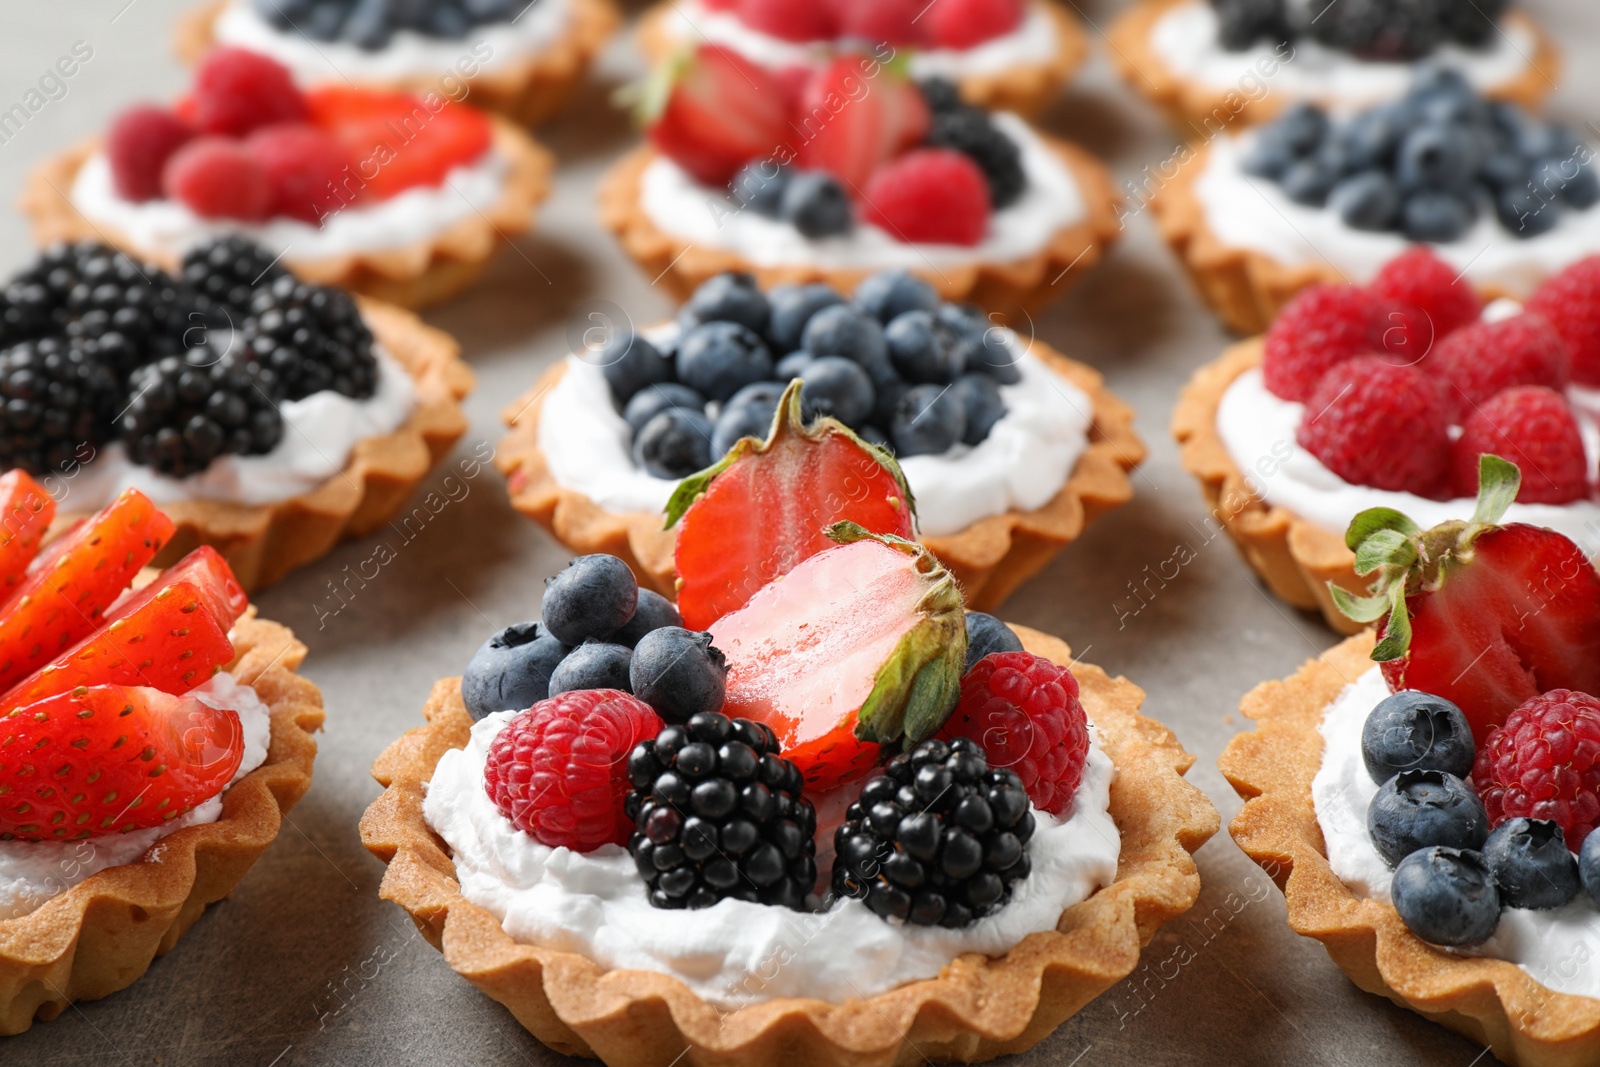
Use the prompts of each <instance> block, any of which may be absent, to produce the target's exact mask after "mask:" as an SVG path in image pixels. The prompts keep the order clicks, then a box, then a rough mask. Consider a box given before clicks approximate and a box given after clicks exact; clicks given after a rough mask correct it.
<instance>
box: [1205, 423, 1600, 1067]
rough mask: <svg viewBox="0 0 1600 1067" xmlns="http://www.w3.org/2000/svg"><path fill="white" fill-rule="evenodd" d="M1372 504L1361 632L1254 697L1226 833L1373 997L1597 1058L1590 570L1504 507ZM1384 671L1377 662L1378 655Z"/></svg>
mask: <svg viewBox="0 0 1600 1067" xmlns="http://www.w3.org/2000/svg"><path fill="white" fill-rule="evenodd" d="M1481 469H1482V482H1483V488H1482V492H1481V495H1480V496H1479V498H1478V502H1477V505H1476V509H1475V510H1474V511H1473V512H1472V514H1471V517H1470V518H1468V519H1465V520H1462V519H1459V518H1455V519H1451V520H1449V521H1447V522H1444V523H1442V524H1440V525H1437V526H1435V527H1433V528H1432V529H1429V530H1423V529H1421V527H1420V526H1419V525H1418V524H1417V523H1415V522H1413V521H1412V520H1410V519H1409V518H1407V517H1406V516H1405V515H1403V514H1401V513H1400V512H1398V511H1394V510H1391V509H1386V508H1379V509H1374V510H1372V511H1367V512H1363V513H1362V514H1361V515H1360V516H1358V517H1357V518H1356V520H1355V521H1354V522H1353V523H1352V524H1351V527H1350V531H1349V536H1350V539H1351V541H1352V542H1353V543H1355V544H1356V545H1357V546H1358V553H1359V555H1360V557H1361V558H1362V559H1363V561H1364V566H1363V570H1364V571H1365V572H1366V573H1368V574H1372V575H1375V576H1376V579H1375V581H1374V583H1373V586H1372V589H1371V595H1364V596H1357V595H1353V594H1352V595H1341V597H1340V599H1341V602H1342V603H1343V604H1344V606H1345V607H1346V608H1347V609H1348V610H1349V611H1350V612H1351V613H1352V615H1354V616H1355V617H1356V618H1357V619H1361V620H1364V621H1376V622H1377V623H1378V625H1377V628H1376V632H1375V633H1364V634H1361V635H1358V636H1355V637H1351V638H1349V639H1347V640H1346V641H1345V642H1344V643H1343V644H1341V645H1339V646H1338V647H1336V648H1334V649H1331V650H1330V651H1328V652H1326V653H1324V654H1323V655H1322V656H1321V657H1320V658H1318V659H1316V660H1313V661H1312V662H1310V663H1308V664H1306V665H1305V666H1304V667H1302V668H1301V669H1300V671H1299V672H1298V673H1296V674H1295V675H1294V676H1293V677H1292V678H1289V679H1286V680H1284V681H1281V682H1269V683H1267V684H1265V685H1262V686H1260V687H1258V688H1257V689H1256V690H1255V691H1254V692H1252V693H1251V694H1250V695H1248V696H1247V697H1245V699H1244V702H1243V705H1242V710H1243V712H1244V713H1245V714H1246V715H1247V716H1249V717H1251V718H1253V719H1255V720H1256V721H1257V728H1256V730H1255V731H1254V732H1252V733H1247V734H1241V735H1240V736H1238V737H1236V738H1234V740H1233V741H1232V742H1231V743H1230V744H1229V746H1228V748H1227V750H1226V751H1225V752H1224V753H1223V755H1222V758H1221V760H1220V761H1219V766H1220V767H1221V769H1222V772H1223V774H1224V775H1225V776H1226V777H1227V778H1228V780H1229V781H1230V782H1231V783H1232V784H1233V786H1234V788H1235V789H1236V790H1237V791H1238V793H1239V795H1240V796H1241V797H1244V798H1245V804H1244V807H1243V809H1242V810H1241V811H1240V812H1239V814H1238V816H1237V817H1235V819H1234V820H1233V823H1232V825H1231V827H1230V829H1231V831H1232V834H1233V837H1234V840H1235V841H1237V842H1238V844H1239V846H1240V847H1241V848H1242V849H1244V851H1245V852H1246V853H1248V854H1249V855H1250V856H1251V857H1252V858H1253V859H1255V860H1256V862H1258V863H1260V864H1261V865H1262V866H1263V867H1264V868H1265V869H1266V870H1267V871H1268V872H1269V873H1270V874H1271V875H1272V877H1273V878H1274V879H1275V880H1276V881H1277V882H1278V884H1279V885H1280V886H1282V887H1283V889H1284V896H1285V898H1286V901H1287V903H1288V911H1289V924H1290V926H1291V927H1293V928H1294V929H1295V930H1296V931H1297V932H1299V933H1302V934H1305V935H1306V936H1309V937H1314V938H1317V939H1318V940H1320V941H1322V942H1323V944H1324V945H1325V946H1326V948H1327V950H1328V954H1329V955H1330V956H1332V957H1333V959H1334V961H1335V962H1336V963H1338V964H1339V965H1340V966H1341V967H1342V968H1344V970H1345V972H1346V973H1347V974H1349V975H1350V977H1351V979H1352V980H1354V981H1355V983H1356V984H1357V985H1359V986H1360V987H1361V988H1362V989H1365V990H1366V991H1368V992H1370V993H1376V994H1379V995H1381V996H1386V997H1388V998H1389V999H1390V1000H1393V1001H1394V1002H1395V1003H1397V1004H1399V1005H1401V1006H1402V1007H1408V1008H1410V1009H1412V1010H1414V1011H1417V1012H1421V1013H1422V1014H1424V1015H1426V1016H1427V1017H1428V1018H1430V1019H1432V1020H1434V1021H1436V1022H1439V1023H1442V1024H1444V1025H1445V1026H1449V1027H1451V1028H1453V1029H1456V1030H1460V1031H1462V1032H1464V1033H1466V1034H1468V1035H1470V1036H1471V1037H1472V1038H1473V1039H1474V1040H1477V1041H1481V1042H1484V1043H1485V1044H1487V1045H1488V1046H1489V1047H1490V1048H1492V1049H1493V1051H1494V1054H1495V1055H1496V1056H1498V1057H1500V1059H1501V1060H1503V1061H1505V1062H1506V1063H1510V1064H1518V1065H1540V1067H1544V1065H1555V1064H1578V1063H1589V1062H1593V1061H1594V1060H1595V1058H1596V1057H1597V1056H1600V960H1597V958H1596V957H1595V955H1594V953H1593V952H1592V951H1589V950H1588V948H1587V946H1588V945H1589V944H1591V943H1592V939H1593V938H1594V937H1595V936H1596V935H1597V934H1600V835H1595V834H1592V833H1591V831H1592V830H1593V828H1594V826H1595V824H1596V822H1597V821H1600V765H1597V763H1596V759H1595V756H1596V753H1597V752H1600V699H1597V698H1596V696H1595V695H1594V694H1595V692H1596V690H1597V689H1600V573H1597V572H1596V570H1595V568H1594V565H1593V564H1592V563H1591V562H1590V560H1589V559H1588V558H1587V557H1586V556H1585V555H1584V552H1583V550H1582V549H1581V548H1580V547H1579V546H1578V545H1577V544H1576V543H1574V542H1573V541H1572V540H1571V539H1570V538H1568V537H1566V536H1564V535H1563V534H1560V533H1558V532H1556V531H1554V530H1550V529H1547V528H1544V527H1540V526H1534V525H1530V524H1526V523H1521V522H1505V521H1503V518H1502V515H1503V513H1504V511H1505V508H1506V505H1507V504H1508V503H1509V502H1510V501H1511V499H1512V498H1513V497H1514V496H1515V494H1516V492H1517V489H1518V484H1517V482H1518V472H1517V468H1516V467H1515V466H1514V465H1512V464H1510V463H1507V462H1505V461H1504V460H1501V459H1498V458H1497V457H1494V456H1487V455H1486V456H1485V457H1484V460H1483V463H1482V465H1481ZM1374 661H1376V662H1374Z"/></svg>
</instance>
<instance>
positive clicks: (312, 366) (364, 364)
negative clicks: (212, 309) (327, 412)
mask: <svg viewBox="0 0 1600 1067" xmlns="http://www.w3.org/2000/svg"><path fill="white" fill-rule="evenodd" d="M243 336H244V341H245V345H246V347H247V348H248V350H249V352H250V355H251V356H252V358H254V359H255V360H256V361H257V362H258V363H260V364H261V366H262V367H264V368H265V369H267V370H269V371H271V372H272V377H273V379H274V381H275V382H276V383H277V393H276V395H275V399H278V400H299V399H301V398H302V397H307V396H310V395H311V394H312V393H320V392H322V391H323V390H325V389H332V390H333V391H334V392H337V393H341V394H343V395H344V396H348V397H354V398H356V399H358V400H359V399H364V398H366V397H369V396H371V395H372V394H373V391H374V390H375V389H377V387H378V361H377V358H376V357H375V356H373V354H372V331H371V330H369V329H367V324H366V323H365V322H363V321H362V320H361V311H360V309H359V308H357V307H356V302H355V300H353V299H352V298H351V296H350V294H349V293H346V292H345V291H344V290H342V289H332V288H329V287H328V286H325V285H312V284H310V283H308V282H302V281H300V280H298V279H296V278H295V277H294V276H293V275H289V274H285V275H284V276H282V277H280V278H278V279H276V280H275V281H274V282H273V283H272V284H271V285H269V286H267V287H265V288H258V289H257V290H256V291H255V295H254V296H253V297H252V298H251V300H250V317H249V318H247V319H246V320H245V322H244V328H243Z"/></svg>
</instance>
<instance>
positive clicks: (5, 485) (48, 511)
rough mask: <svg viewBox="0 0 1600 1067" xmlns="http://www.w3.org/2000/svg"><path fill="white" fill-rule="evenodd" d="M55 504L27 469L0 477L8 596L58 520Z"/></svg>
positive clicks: (1, 557)
mask: <svg viewBox="0 0 1600 1067" xmlns="http://www.w3.org/2000/svg"><path fill="white" fill-rule="evenodd" d="M55 517H56V501H55V498H54V497H52V496H51V495H50V494H49V493H48V492H46V491H45V487H44V486H42V485H40V484H39V483H38V482H36V481H34V480H33V478H32V477H31V476H30V475H29V474H28V472H27V471H24V470H13V471H7V472H6V473H5V474H4V475H3V476H0V582H3V583H4V585H3V586H0V589H3V590H4V592H3V593H0V595H6V596H9V595H10V593H11V590H13V589H15V588H16V587H17V583H19V582H21V581H22V577H23V574H24V572H26V571H27V569H28V564H29V563H32V562H33V557H34V556H35V555H37V554H38V552H39V541H40V539H42V538H43V537H44V532H45V531H46V530H48V529H49V528H50V524H51V523H52V522H54V521H55Z"/></svg>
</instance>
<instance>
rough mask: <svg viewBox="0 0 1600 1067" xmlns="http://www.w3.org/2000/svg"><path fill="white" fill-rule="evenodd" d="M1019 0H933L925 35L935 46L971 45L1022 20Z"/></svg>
mask: <svg viewBox="0 0 1600 1067" xmlns="http://www.w3.org/2000/svg"><path fill="white" fill-rule="evenodd" d="M1024 12H1025V5H1024V2H1023V0H934V3H933V4H932V5H931V6H930V7H929V8H928V13H927V16H926V18H927V20H928V36H929V37H930V38H931V39H932V42H933V44H934V45H935V46H936V47H939V48H972V47H973V46H975V45H980V44H982V43H983V42H984V41H988V40H991V39H993V38H995V37H999V36H1000V35H1001V34H1005V33H1010V32H1011V31H1012V30H1014V29H1016V28H1017V26H1019V25H1021V23H1022V16H1023V14H1024Z"/></svg>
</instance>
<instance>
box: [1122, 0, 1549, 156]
mask: <svg viewBox="0 0 1600 1067" xmlns="http://www.w3.org/2000/svg"><path fill="white" fill-rule="evenodd" d="M1107 36H1108V38H1109V40H1110V42H1111V44H1112V48H1111V50H1110V53H1109V54H1110V57H1111V59H1112V61H1113V62H1115V63H1116V64H1117V67H1118V69H1119V71H1120V72H1121V74H1122V76H1123V78H1124V79H1125V80H1126V81H1127V82H1128V84H1129V85H1130V86H1132V87H1133V88H1134V89H1135V90H1136V91H1138V92H1139V93H1140V94H1142V95H1143V96H1144V97H1146V98H1147V99H1148V100H1150V102H1151V103H1153V104H1156V105H1158V106H1159V107H1160V108H1161V109H1162V110H1163V111H1165V112H1166V113H1167V115H1168V116H1170V117H1171V119H1172V121H1173V122H1174V123H1175V124H1176V125H1178V126H1179V127H1180V128H1182V129H1183V130H1185V131H1191V132H1193V133H1196V134H1204V133H1216V132H1217V131H1219V130H1221V129H1222V128H1223V127H1225V126H1227V125H1228V124H1230V123H1239V124H1241V125H1248V124H1253V123H1257V122H1264V121H1266V120H1268V119H1271V118H1273V117H1275V116H1276V115H1278V114H1280V113H1282V111H1283V110H1284V108H1285V107H1288V106H1291V105H1294V104H1300V103H1309V104H1316V105H1319V106H1323V107H1327V106H1334V107H1338V108H1342V109H1345V110H1349V109H1353V108H1361V107H1370V106H1372V105H1374V104H1383V103H1388V102H1390V101H1393V100H1395V99H1398V98H1399V97H1402V96H1404V95H1405V92H1406V86H1407V85H1408V83H1409V82H1410V80H1411V76H1412V73H1413V71H1414V70H1415V69H1416V64H1417V63H1419V62H1427V63H1432V64H1435V65H1437V66H1440V67H1444V68H1447V69H1449V70H1453V71H1455V72H1457V73H1458V74H1460V75H1461V76H1462V77H1463V78H1464V79H1466V81H1467V82H1469V83H1470V84H1471V85H1472V87H1473V88H1475V89H1477V90H1478V91H1479V92H1481V93H1483V94H1485V95H1486V96H1489V97H1492V98H1493V99H1496V100H1506V101H1510V102H1512V103H1515V104H1520V105H1522V106H1523V107H1527V108H1535V107H1538V106H1539V104H1540V103H1541V102H1542V101H1543V100H1544V98H1545V97H1546V96H1548V95H1549V93H1550V92H1551V90H1553V89H1554V88H1555V87H1556V85H1557V84H1558V79H1559V75H1560V72H1561V61H1560V55H1559V53H1558V52H1557V50H1556V47H1555V44H1554V42H1552V41H1551V40H1550V38H1549V37H1548V36H1547V35H1546V34H1545V33H1543V32H1542V31H1541V30H1540V29H1539V27H1538V26H1537V25H1536V24H1535V23H1534V21H1533V19H1532V18H1530V17H1529V16H1528V15H1527V14H1525V13H1523V12H1521V11H1517V10H1513V9H1512V4H1511V2H1510V0H1356V2H1355V3H1348V2H1346V0H1339V3H1337V4H1328V3H1326V2H1315V3H1313V2H1311V0H1139V2H1138V3H1136V4H1134V5H1133V7H1132V8H1131V9H1130V10H1128V11H1127V12H1126V13H1125V14H1123V15H1122V16H1121V17H1120V18H1118V19H1117V21H1116V22H1114V23H1113V24H1112V25H1111V27H1110V29H1109V30H1108V31H1107Z"/></svg>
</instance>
